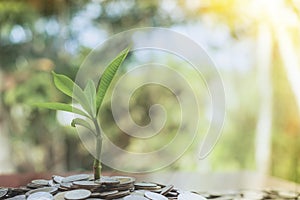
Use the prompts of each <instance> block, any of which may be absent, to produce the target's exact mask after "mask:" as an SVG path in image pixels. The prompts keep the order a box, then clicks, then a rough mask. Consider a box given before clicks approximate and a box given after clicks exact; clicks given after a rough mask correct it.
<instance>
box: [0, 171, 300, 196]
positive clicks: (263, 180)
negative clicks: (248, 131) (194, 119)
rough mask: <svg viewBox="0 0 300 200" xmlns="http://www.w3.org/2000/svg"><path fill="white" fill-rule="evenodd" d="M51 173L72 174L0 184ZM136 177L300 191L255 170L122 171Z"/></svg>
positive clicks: (181, 184)
mask: <svg viewBox="0 0 300 200" xmlns="http://www.w3.org/2000/svg"><path fill="white" fill-rule="evenodd" d="M52 174H55V175H69V174H76V172H72V173H27V174H11V175H0V187H19V186H24V185H26V184H27V183H29V182H30V181H31V180H33V179H41V178H43V179H50V178H51V176H52ZM104 174H105V175H108V176H110V175H116V174H118V175H120V174H121V173H116V172H105V173H104ZM122 175H128V176H133V177H136V178H137V181H153V182H157V183H161V184H172V185H174V186H175V187H177V188H180V189H182V190H193V191H217V190H237V189H277V190H278V189H282V190H290V191H296V190H297V191H300V185H298V184H296V183H293V182H289V181H286V180H283V179H279V178H275V177H270V176H266V175H260V174H258V173H256V172H250V171H241V172H227V173H198V172H158V173H151V174H123V173H122Z"/></svg>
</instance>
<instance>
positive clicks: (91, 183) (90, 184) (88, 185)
mask: <svg viewBox="0 0 300 200" xmlns="http://www.w3.org/2000/svg"><path fill="white" fill-rule="evenodd" d="M73 185H75V186H78V187H80V188H84V189H89V188H95V187H100V184H98V183H95V182H94V181H74V182H73Z"/></svg>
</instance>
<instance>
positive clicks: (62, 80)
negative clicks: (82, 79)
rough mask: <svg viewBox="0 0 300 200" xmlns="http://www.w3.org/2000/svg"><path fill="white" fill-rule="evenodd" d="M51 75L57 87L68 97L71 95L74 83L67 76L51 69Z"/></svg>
mask: <svg viewBox="0 0 300 200" xmlns="http://www.w3.org/2000/svg"><path fill="white" fill-rule="evenodd" d="M52 75H53V79H54V84H55V86H56V87H57V89H59V90H60V91H62V92H63V93H64V94H66V95H68V96H69V97H73V88H74V85H75V83H74V82H73V81H72V80H71V79H70V78H69V77H67V76H65V75H62V74H56V73H55V72H54V71H52Z"/></svg>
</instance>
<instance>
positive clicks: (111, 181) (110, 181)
mask: <svg viewBox="0 0 300 200" xmlns="http://www.w3.org/2000/svg"><path fill="white" fill-rule="evenodd" d="M95 183H99V184H106V185H117V184H119V183H120V180H118V179H116V178H113V177H107V176H102V177H101V178H100V179H99V180H95Z"/></svg>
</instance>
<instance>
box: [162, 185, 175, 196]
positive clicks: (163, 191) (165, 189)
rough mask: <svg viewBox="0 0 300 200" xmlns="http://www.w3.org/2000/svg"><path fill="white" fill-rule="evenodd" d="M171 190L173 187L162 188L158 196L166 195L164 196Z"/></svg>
mask: <svg viewBox="0 0 300 200" xmlns="http://www.w3.org/2000/svg"><path fill="white" fill-rule="evenodd" d="M173 188H174V185H167V186H166V187H164V188H162V190H161V192H160V194H162V195H166V194H168V193H169V192H170V191H171V190H172V189H173Z"/></svg>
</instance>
